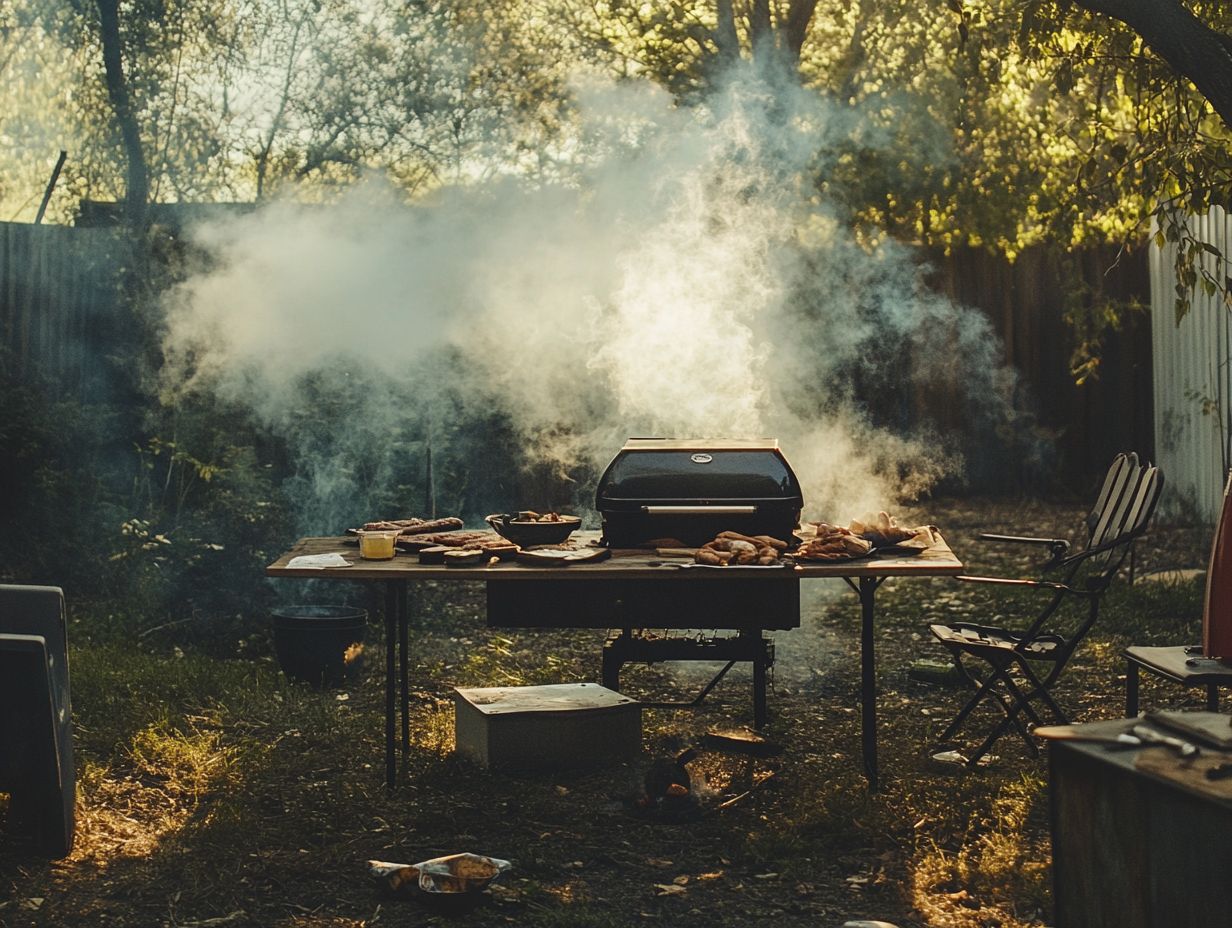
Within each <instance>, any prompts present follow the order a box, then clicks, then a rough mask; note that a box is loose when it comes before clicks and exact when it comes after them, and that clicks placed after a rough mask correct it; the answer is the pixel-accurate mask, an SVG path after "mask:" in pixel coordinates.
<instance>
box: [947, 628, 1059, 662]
mask: <svg viewBox="0 0 1232 928" xmlns="http://www.w3.org/2000/svg"><path fill="white" fill-rule="evenodd" d="M928 630H929V631H930V632H932V633H933V637H935V638H936V639H937V640H938V641H940V642H941V643H942V644H944V645H947V646H950V647H957V648H962V649H963V650H965V651H971V652H972V653H977V652H980V651H1017V652H1019V653H1021V654H1022V655H1023V656H1024V657H1029V658H1031V659H1032V660H1045V661H1046V660H1049V659H1050V658H1052V657H1053V655H1054V653H1056V652H1057V649H1058V648H1059V647H1060V646H1061V645H1062V644H1064V641H1063V639H1061V638H1060V637H1059V636H1057V635H1040V636H1039V637H1037V638H1036V639H1035V640H1033V641H1032V642H1031V643H1030V644H1029V645H1027V646H1025V647H1023V645H1022V636H1021V635H1018V634H1016V633H1014V632H1011V631H1010V630H1008V629H1005V628H997V627H995V626H990V625H967V624H960V625H930V626H929V627H928Z"/></svg>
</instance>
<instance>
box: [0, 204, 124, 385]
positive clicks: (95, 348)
mask: <svg viewBox="0 0 1232 928" xmlns="http://www.w3.org/2000/svg"><path fill="white" fill-rule="evenodd" d="M117 243H118V238H117V235H116V233H115V232H114V231H111V230H104V229H75V228H69V227H65V226H45V225H31V224H28V223H25V224H23V223H0V363H3V364H6V365H7V366H8V367H9V370H10V373H11V374H12V375H13V376H14V377H15V378H16V379H17V380H19V381H26V382H31V383H34V382H37V383H41V384H42V385H44V386H45V387H46V388H47V389H48V390H50V391H51V392H52V393H53V394H54V395H56V396H59V397H68V396H77V397H82V398H84V397H86V396H87V395H88V394H89V393H90V391H91V390H92V389H93V388H94V387H95V386H96V385H97V378H98V376H99V375H100V373H101V371H100V365H99V360H100V359H99V358H98V354H99V350H100V346H102V345H105V344H107V343H109V341H110V339H109V338H108V337H107V336H108V334H109V333H110V332H111V331H112V330H113V327H114V326H116V325H118V324H121V325H122V324H123V323H122V321H121V320H120V318H119V311H118V299H117V297H118V280H119V275H118V274H117V266H118V264H119V259H118V258H117V257H116V252H117V247H116V245H117Z"/></svg>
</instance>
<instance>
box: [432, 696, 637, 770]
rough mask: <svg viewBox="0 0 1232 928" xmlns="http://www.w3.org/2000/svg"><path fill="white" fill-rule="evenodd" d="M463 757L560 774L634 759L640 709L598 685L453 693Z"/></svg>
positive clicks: (457, 737)
mask: <svg viewBox="0 0 1232 928" xmlns="http://www.w3.org/2000/svg"><path fill="white" fill-rule="evenodd" d="M454 703H455V705H456V709H457V712H456V720H455V725H454V739H455V742H456V746H457V750H458V753H459V754H462V755H464V756H466V757H469V758H471V759H472V760H475V761H478V762H479V763H481V764H483V765H484V766H485V767H499V768H504V769H510V770H558V769H562V768H577V767H590V766H595V765H602V764H611V763H621V762H623V761H627V760H632V759H634V758H636V757H637V756H638V754H640V753H641V750H642V706H641V703H639V702H638V701H637V700H635V699H631V698H630V697H628V696H622V695H621V694H620V693H617V692H613V691H612V690H609V689H605V688H604V687H602V686H599V685H598V684H597V683H561V684H552V685H549V686H494V687H483V688H469V689H463V688H460V687H459V688H458V689H456V690H455V691H454Z"/></svg>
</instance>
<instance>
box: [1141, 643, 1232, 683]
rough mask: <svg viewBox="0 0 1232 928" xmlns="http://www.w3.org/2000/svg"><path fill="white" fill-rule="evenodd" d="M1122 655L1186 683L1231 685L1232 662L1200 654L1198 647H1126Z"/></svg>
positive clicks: (1148, 668)
mask: <svg viewBox="0 0 1232 928" xmlns="http://www.w3.org/2000/svg"><path fill="white" fill-rule="evenodd" d="M1123 654H1124V656H1125V659H1126V660H1127V661H1131V662H1132V663H1134V664H1137V665H1138V666H1139V667H1145V668H1146V669H1147V670H1150V671H1153V672H1154V673H1157V674H1159V675H1161V676H1165V677H1168V678H1170V679H1172V680H1174V681H1176V682H1177V683H1181V684H1184V685H1186V686H1206V685H1209V684H1212V683H1213V684H1216V685H1222V686H1232V664H1229V663H1225V662H1224V661H1221V660H1219V659H1217V658H1213V657H1203V656H1202V654H1201V651H1200V650H1199V652H1198V653H1193V651H1192V650H1191V649H1190V648H1187V647H1183V646H1178V647H1170V648H1145V647H1132V648H1126V649H1125V650H1124V652H1123Z"/></svg>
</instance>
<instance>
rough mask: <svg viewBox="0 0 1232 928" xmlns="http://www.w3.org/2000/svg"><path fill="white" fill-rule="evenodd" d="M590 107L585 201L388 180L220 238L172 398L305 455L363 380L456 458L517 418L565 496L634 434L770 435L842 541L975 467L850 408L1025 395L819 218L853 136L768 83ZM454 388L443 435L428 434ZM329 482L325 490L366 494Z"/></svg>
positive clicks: (577, 195)
mask: <svg viewBox="0 0 1232 928" xmlns="http://www.w3.org/2000/svg"><path fill="white" fill-rule="evenodd" d="M577 100H578V107H579V112H580V114H581V115H580V117H579V119H580V123H579V130H578V133H577V135H576V137H575V138H574V139H572V140H571V142H570V144H569V145H568V146H565V148H566V149H567V150H568V151H569V152H570V156H571V158H572V161H573V163H574V165H575V166H576V167H575V174H574V177H573V178H572V180H571V182H569V183H559V184H555V185H550V186H548V185H543V184H530V183H526V182H522V181H519V180H516V179H504V180H501V181H497V182H487V183H483V184H475V185H472V186H469V187H459V188H454V189H450V190H445V191H441V192H439V193H438V194H437V195H435V196H434V197H433V198H432V199H431V200H429V201H425V202H417V203H415V204H411V205H407V204H404V203H403V202H402V200H401V199H400V197H399V195H398V193H397V191H395V190H393V189H391V188H390V187H388V186H387V185H386V184H384V183H383V182H382V181H380V180H372V181H369V182H367V183H365V184H363V185H360V186H358V187H356V188H354V189H352V190H350V191H349V192H348V193H346V194H345V195H344V196H342V197H341V198H340V199H339V200H338V201H337V202H334V203H332V204H329V205H313V206H304V205H297V204H295V203H293V202H289V201H283V202H280V203H277V204H274V205H271V206H269V207H266V208H264V209H262V210H260V211H258V212H256V213H254V214H251V215H249V216H246V217H244V218H240V219H235V220H231V221H227V222H225V223H219V224H215V225H211V226H208V227H203V228H201V229H199V230H198V231H197V234H196V240H197V242H198V243H199V244H200V245H202V246H203V247H204V248H206V249H207V250H208V252H209V253H210V254H211V255H212V261H211V269H210V270H209V271H208V272H203V273H201V274H199V275H197V276H194V277H192V278H191V279H189V280H188V281H187V282H186V283H185V284H184V285H183V286H181V287H180V288H178V289H177V290H176V291H175V292H174V293H173V294H172V297H171V300H170V303H169V306H168V316H167V326H168V327H167V338H166V350H167V355H168V358H169V359H170V361H171V363H170V365H169V367H168V381H167V382H168V389H173V390H179V389H185V388H209V389H211V390H215V391H218V392H219V393H221V394H222V395H223V396H224V397H226V398H228V399H229V400H232V401H242V402H244V403H246V404H248V405H249V406H251V407H252V408H253V409H254V410H256V412H257V413H258V414H259V415H260V416H261V417H262V419H263V420H264V421H265V422H267V423H268V424H269V425H271V426H272V427H275V428H285V429H290V428H291V426H290V423H292V422H296V421H300V420H301V419H302V417H303V415H304V414H305V412H304V410H303V408H302V404H303V397H304V391H303V388H302V386H303V383H304V380H305V378H308V377H311V376H313V373H314V372H317V371H321V370H328V371H331V372H332V373H331V376H337V375H338V373H339V372H340V371H341V372H343V373H345V372H347V371H353V372H354V373H355V374H356V376H358V377H362V378H364V380H365V383H370V384H371V385H370V388H369V389H368V390H367V394H366V395H368V396H369V398H370V400H371V405H370V406H369V407H367V408H366V409H364V410H363V411H362V412H359V413H357V418H359V419H364V420H366V423H367V427H368V428H370V429H371V428H388V429H390V430H391V433H392V432H393V431H396V430H397V428H398V427H399V426H398V417H399V416H403V417H406V416H408V415H412V414H413V415H415V416H417V417H418V418H419V421H424V420H427V421H430V422H435V425H434V426H433V428H434V429H435V431H436V434H437V439H436V441H437V448H438V453H444V444H447V443H448V441H449V440H450V439H449V437H448V436H449V435H450V434H455V435H456V434H459V433H458V431H457V430H456V429H455V430H454V431H452V432H451V431H450V430H449V429H448V428H445V427H444V425H443V424H442V423H443V420H445V419H448V420H449V421H450V422H451V423H453V424H454V425H457V423H458V422H461V421H466V420H467V417H476V416H480V415H493V414H498V415H500V416H501V417H502V418H503V419H504V420H505V421H507V423H508V424H509V426H510V427H511V428H512V430H513V432H514V433H515V434H516V435H518V436H519V439H520V442H521V444H522V446H523V447H524V448H525V449H527V451H528V453H529V454H531V456H533V457H538V458H539V459H541V460H544V461H551V462H552V463H553V464H554V465H555V466H556V467H557V468H558V469H559V470H560V471H561V472H562V473H565V472H568V471H571V470H576V469H577V468H578V467H579V465H585V466H584V467H583V468H582V470H583V472H585V473H593V468H594V467H596V466H601V465H602V464H603V463H605V462H606V460H607V459H608V458H610V457H611V455H612V454H613V453H614V452H615V451H616V450H617V448H618V447H619V446H620V444H621V443H622V442H623V440H624V438H625V437H627V436H630V435H661V436H674V437H715V438H719V437H775V438H778V439H779V440H780V442H781V443H782V445H783V447H784V450H785V452H786V454H787V457H788V459H789V460H790V461H791V462H792V464H793V466H794V467H795V469H796V471H797V473H798V475H799V476H800V478H801V480H802V482H803V484H804V487H805V498H806V505H807V510H808V514H809V515H810V516H811V517H814V518H816V517H822V518H829V519H834V520H846V519H848V518H850V517H852V516H856V515H859V514H861V513H863V512H866V511H869V510H876V509H880V508H885V507H886V506H889V505H891V504H892V502H893V501H894V500H895V499H897V498H900V497H902V496H910V495H913V494H914V493H916V492H918V491H920V490H921V489H924V488H927V486H929V485H930V484H931V483H933V482H934V481H935V480H936V479H937V478H938V476H940V475H941V474H942V473H943V472H944V471H946V470H947V469H950V468H952V467H954V466H955V464H954V462H953V460H951V458H950V456H949V455H947V454H946V453H945V452H944V451H942V450H941V449H940V448H939V447H938V446H936V445H935V444H933V443H932V442H929V443H928V444H924V443H922V440H921V436H919V435H917V434H905V433H902V432H900V431H898V430H895V429H887V428H874V427H873V426H872V425H870V424H869V421H868V419H867V417H866V416H865V415H864V413H862V412H861V410H860V407H859V405H858V404H857V402H856V400H855V397H856V395H857V393H858V391H857V389H856V383H857V381H860V382H862V383H863V384H864V385H865V387H867V386H868V385H869V384H870V383H871V384H873V385H874V386H875V385H876V383H877V382H878V379H879V378H880V379H887V380H893V381H894V382H896V383H914V384H918V385H921V386H923V385H927V384H929V383H948V382H949V381H950V380H951V379H952V378H954V377H955V376H957V374H956V369H957V368H959V367H961V368H962V369H963V370H970V371H975V372H977V373H976V374H975V375H972V376H976V377H978V381H979V382H978V384H976V385H975V386H976V391H975V392H976V393H978V394H979V395H980V396H981V397H982V402H985V403H989V404H994V405H995V404H996V403H997V402H999V401H1000V396H1001V395H1003V391H1004V389H1005V388H1006V387H1007V384H1005V383H999V382H998V381H997V377H998V376H1001V375H996V376H994V372H995V371H996V370H997V368H998V364H997V351H996V347H995V345H994V344H993V342H992V340H991V339H990V338H989V336H988V332H987V328H986V326H985V324H984V323H983V320H982V317H979V316H978V315H977V314H975V313H971V312H967V311H964V310H962V309H960V308H957V307H954V306H952V305H951V304H949V303H948V302H946V301H944V300H942V299H940V298H938V297H936V296H935V295H932V294H929V293H927V292H926V291H925V290H924V289H923V288H922V286H921V283H920V279H919V277H920V271H919V269H918V268H917V267H916V265H915V264H914V261H913V259H912V256H911V255H910V254H909V253H908V252H907V251H906V250H905V249H903V248H901V247H899V246H896V245H894V244H881V245H879V246H870V245H869V244H867V243H860V242H857V241H856V240H855V238H854V237H853V235H852V233H851V232H850V231H849V230H848V228H847V227H846V225H845V224H844V223H843V222H842V221H841V219H840V217H839V216H837V215H836V214H835V213H834V212H833V211H832V210H831V209H830V207H829V205H828V204H827V203H826V202H824V201H822V200H820V198H819V196H818V194H817V193H816V188H815V187H814V186H813V185H812V183H811V181H810V178H813V177H815V176H816V172H817V171H819V170H820V171H824V170H825V165H824V163H821V162H819V160H818V159H819V153H821V152H824V151H827V150H830V149H831V148H832V147H833V143H834V142H835V139H836V136H845V135H849V134H850V133H851V132H852V131H853V129H852V126H853V123H852V118H853V117H852V114H851V113H850V112H848V111H843V110H838V109H837V108H832V107H831V105H829V104H826V103H824V102H823V100H822V99H821V98H820V97H818V96H817V95H815V94H813V93H810V92H808V91H805V90H802V89H800V88H798V87H792V88H789V89H784V88H782V87H775V86H772V85H771V84H769V83H767V82H766V81H764V80H762V79H761V78H759V77H758V76H757V75H755V74H752V73H749V72H742V73H740V74H737V75H735V76H734V77H733V79H732V80H731V81H730V82H729V83H728V84H727V86H726V87H725V89H724V90H722V91H721V92H720V93H717V94H716V95H714V96H713V97H712V98H711V99H710V101H709V102H708V103H707V104H706V105H705V106H701V107H696V108H690V109H683V108H678V107H675V106H674V105H673V104H672V101H671V100H670V99H669V98H668V97H667V96H666V95H665V94H664V93H662V92H661V91H658V90H656V89H654V88H653V87H650V86H649V85H637V84H623V85H620V86H605V85H601V84H596V83H593V82H592V83H589V84H587V85H586V86H583V87H579V88H578V93H577ZM866 141H867V140H866ZM878 346H887V347H888V349H891V350H888V352H879V351H877V350H874V349H876V348H877V347H878ZM904 346H910V351H909V352H907V353H906V354H904V353H903V351H902V350H900V349H902V348H903V347H904ZM442 366H445V367H447V369H446V370H442ZM427 371H435V373H433V374H431V375H429V374H427V373H426V372H427ZM446 384H447V385H448V387H449V392H450V395H451V397H452V399H451V401H450V402H451V405H450V407H449V409H448V410H445V409H441V410H439V411H435V412H433V411H430V410H428V409H427V408H426V407H429V406H431V405H432V404H435V403H440V402H441V395H442V394H443V392H444V390H443V386H442V385H446ZM407 397H412V398H414V407H415V408H411V407H410V406H408V405H407V402H406V398H407ZM378 424H379V425H378ZM925 440H927V439H925ZM303 453H304V454H305V455H307V454H316V455H318V456H320V455H322V454H323V453H324V452H323V451H322V449H321V448H320V447H319V446H318V447H314V448H313V449H311V451H309V450H308V449H306V448H305V449H303ZM305 466H308V462H305ZM311 467H313V468H314V469H315V470H316V472H317V473H318V474H319V475H320V478H319V479H318V480H316V481H315V489H314V490H313V492H317V493H320V494H328V493H334V492H342V490H341V489H340V487H342V486H345V485H347V484H346V482H345V481H343V483H342V484H337V483H335V482H333V481H330V480H328V479H326V478H325V476H324V472H325V471H326V470H328V467H326V466H324V465H323V464H322V463H321V462H320V461H317V462H314V463H312V464H311ZM587 468H591V469H587ZM585 490H586V488H584V487H583V488H582V489H581V491H580V492H579V494H578V498H579V499H581V498H584V495H585ZM518 502H524V503H526V504H530V503H532V502H533V501H530V500H527V501H514V503H515V505H516V504H517V503H518ZM405 514H411V513H403V512H383V513H372V514H371V515H372V516H374V517H375V516H390V517H392V516H398V515H405ZM320 527H321V528H330V527H331V526H320ZM341 527H342V526H339V525H335V526H332V528H334V529H337V528H341Z"/></svg>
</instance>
